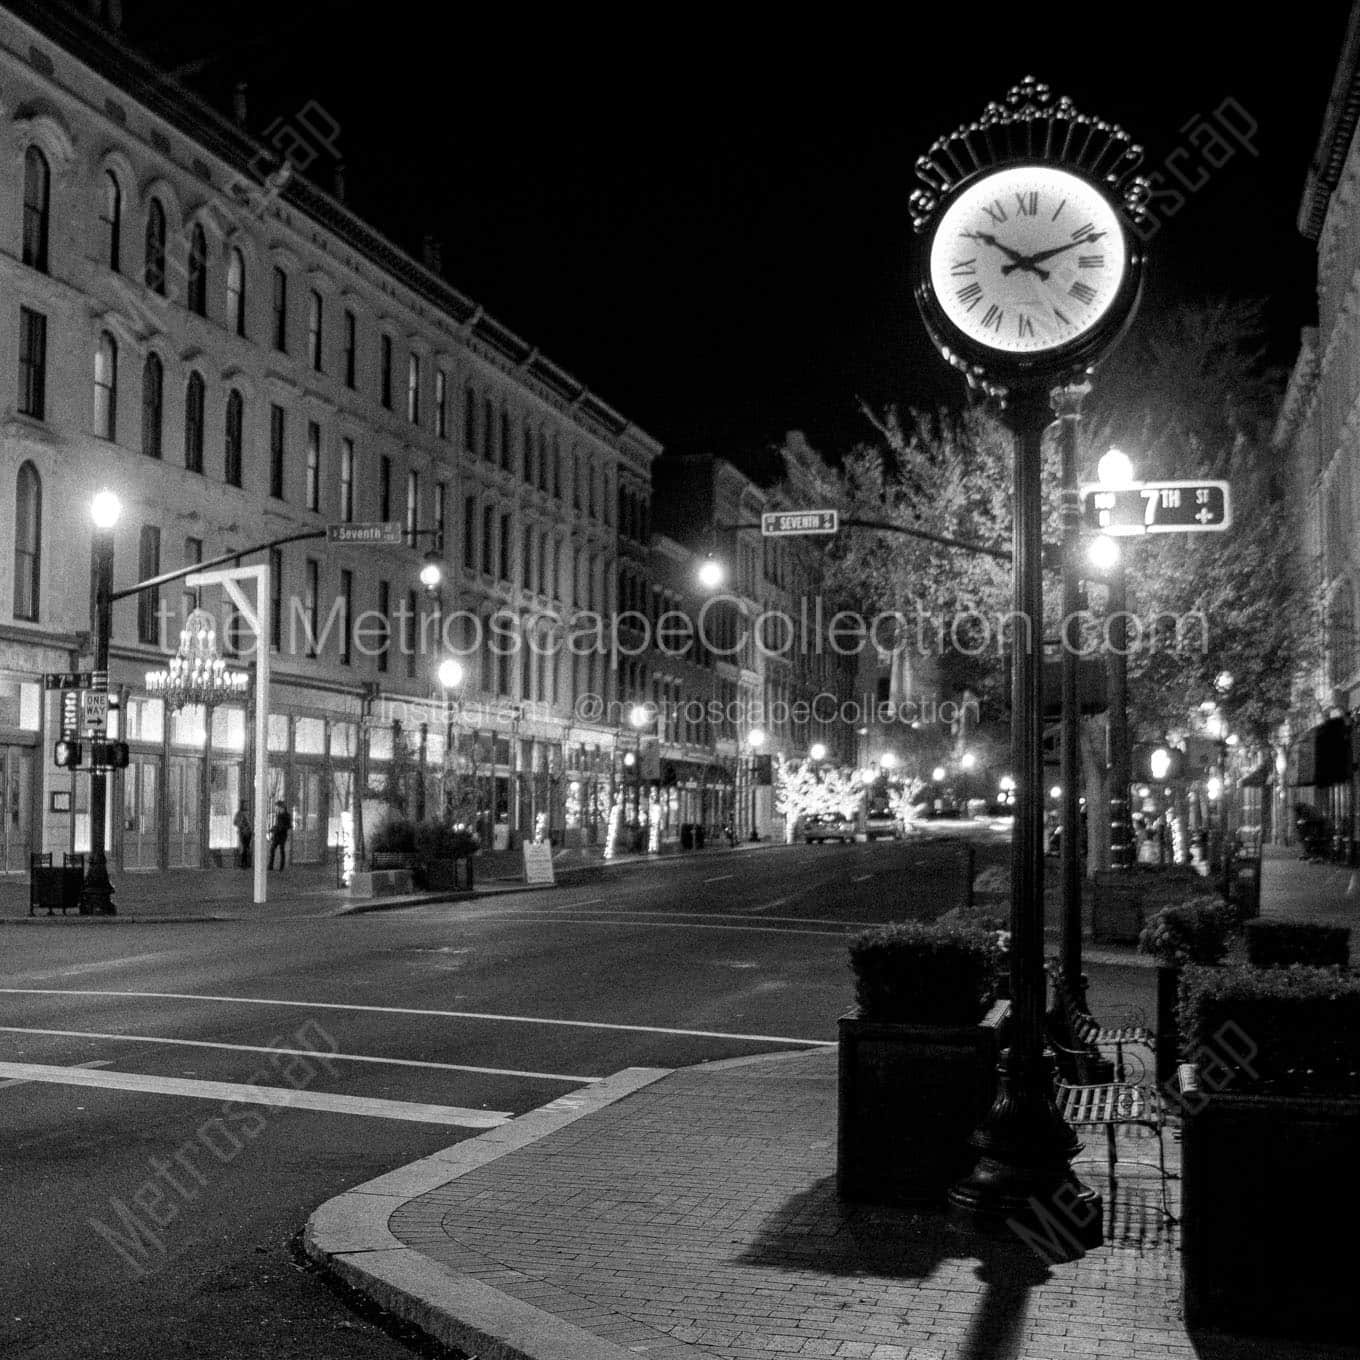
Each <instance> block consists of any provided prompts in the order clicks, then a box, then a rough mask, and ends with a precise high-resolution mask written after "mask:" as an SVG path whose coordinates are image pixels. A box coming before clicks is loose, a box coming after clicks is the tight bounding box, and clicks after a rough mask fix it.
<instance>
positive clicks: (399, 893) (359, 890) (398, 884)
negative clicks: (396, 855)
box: [349, 869, 414, 897]
mask: <svg viewBox="0 0 1360 1360" xmlns="http://www.w3.org/2000/svg"><path fill="white" fill-rule="evenodd" d="M413 890H414V889H413V885H412V882H411V871H410V870H409V869H370V870H368V871H367V872H366V873H356V874H355V875H354V876H353V877H352V878H351V879H350V881H349V895H350V896H351V897H404V896H405V895H406V894H407V893H410V892H412V891H413Z"/></svg>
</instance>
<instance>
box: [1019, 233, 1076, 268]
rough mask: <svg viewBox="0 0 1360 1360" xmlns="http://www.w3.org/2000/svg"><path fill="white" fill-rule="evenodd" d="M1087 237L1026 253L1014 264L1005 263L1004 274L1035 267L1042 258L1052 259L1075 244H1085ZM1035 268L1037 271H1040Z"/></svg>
mask: <svg viewBox="0 0 1360 1360" xmlns="http://www.w3.org/2000/svg"><path fill="white" fill-rule="evenodd" d="M1084 244H1085V239H1084V238H1083V240H1081V241H1069V242H1068V243H1067V244H1066V245H1065V246H1054V247H1053V248H1052V249H1051V250H1040V251H1036V252H1035V253H1034V254H1033V255H1025V256H1023V257H1022V258H1021V259H1018V260H1016V261H1015V263H1014V264H1003V265H1002V266H1001V272H1002V273H1003V274H1010V273H1013V272H1014V271H1015V270H1017V269H1034V266H1035V265H1036V264H1038V263H1039V261H1040V260H1051V259H1052V258H1053V257H1054V256H1055V255H1061V254H1062V253H1063V251H1064V250H1071V249H1072V247H1073V246H1079V245H1084ZM1039 272H1040V271H1039V270H1035V273H1039Z"/></svg>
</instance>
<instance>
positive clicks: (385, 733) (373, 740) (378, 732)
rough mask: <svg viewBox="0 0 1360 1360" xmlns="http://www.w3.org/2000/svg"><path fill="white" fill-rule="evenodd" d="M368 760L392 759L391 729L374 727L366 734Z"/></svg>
mask: <svg viewBox="0 0 1360 1360" xmlns="http://www.w3.org/2000/svg"><path fill="white" fill-rule="evenodd" d="M368 758H369V759H370V760H391V759H392V729H391V728H390V727H375V728H374V729H373V730H372V731H371V732H370V733H369V734H368Z"/></svg>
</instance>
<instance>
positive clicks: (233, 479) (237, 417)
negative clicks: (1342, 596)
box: [224, 387, 246, 486]
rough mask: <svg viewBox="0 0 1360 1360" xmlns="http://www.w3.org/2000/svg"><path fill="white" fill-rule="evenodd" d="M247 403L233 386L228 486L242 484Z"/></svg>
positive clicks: (229, 399) (229, 413) (229, 411)
mask: <svg viewBox="0 0 1360 1360" xmlns="http://www.w3.org/2000/svg"><path fill="white" fill-rule="evenodd" d="M245 423H246V403H245V399H244V398H243V397H242V396H241V394H240V393H239V392H238V391H237V390H236V389H235V388H234V387H233V388H232V390H231V395H230V396H228V397H227V433H226V468H225V471H224V476H225V477H226V482H227V485H228V486H240V485H241V464H242V462H243V461H244V459H243V450H244V447H245Z"/></svg>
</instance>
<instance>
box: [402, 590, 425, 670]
mask: <svg viewBox="0 0 1360 1360" xmlns="http://www.w3.org/2000/svg"><path fill="white" fill-rule="evenodd" d="M419 618H420V600H419V599H418V598H417V596H416V593H415V591H414V590H411V591H408V592H407V594H406V617H405V618H403V619H402V621H401V629H402V647H401V649H402V651H403V652H405V653H406V676H407V679H411V678H413V677H414V676H415V673H416V624H417V621H418V620H419Z"/></svg>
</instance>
